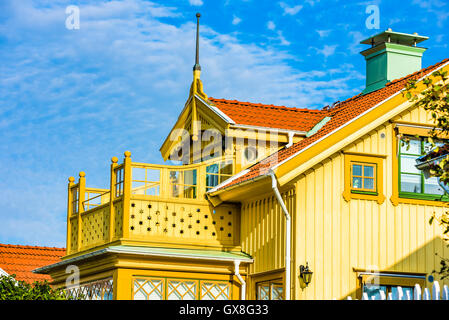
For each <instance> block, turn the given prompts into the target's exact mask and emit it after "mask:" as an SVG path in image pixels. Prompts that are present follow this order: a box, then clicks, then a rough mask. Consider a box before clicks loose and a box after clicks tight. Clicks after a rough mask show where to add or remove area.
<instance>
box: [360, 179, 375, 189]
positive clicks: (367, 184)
mask: <svg viewBox="0 0 449 320" xmlns="http://www.w3.org/2000/svg"><path fill="white" fill-rule="evenodd" d="M363 180H364V188H365V189H370V190H374V179H371V178H365V179H363Z"/></svg>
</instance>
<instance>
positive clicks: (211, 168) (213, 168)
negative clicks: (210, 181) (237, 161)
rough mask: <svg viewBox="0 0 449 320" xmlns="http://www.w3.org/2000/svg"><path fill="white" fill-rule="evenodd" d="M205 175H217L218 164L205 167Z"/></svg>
mask: <svg viewBox="0 0 449 320" xmlns="http://www.w3.org/2000/svg"><path fill="white" fill-rule="evenodd" d="M206 172H207V173H218V163H215V164H212V165H210V166H207V167H206Z"/></svg>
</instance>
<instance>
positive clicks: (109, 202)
mask: <svg viewBox="0 0 449 320" xmlns="http://www.w3.org/2000/svg"><path fill="white" fill-rule="evenodd" d="M117 162H118V159H117V158H115V157H114V158H112V164H111V169H110V174H111V177H110V189H98V188H87V187H86V178H85V174H84V172H81V173H80V177H79V181H78V182H77V183H76V184H75V179H74V178H73V177H71V178H69V192H68V219H67V226H68V227H67V253H68V254H75V253H77V252H80V251H84V250H87V249H90V248H93V247H96V246H100V245H104V244H107V243H110V242H115V241H128V240H129V241H131V240H132V241H144V242H151V243H155V244H158V245H160V244H164V245H166V244H167V243H169V244H171V245H174V246H185V245H189V246H202V247H205V246H206V247H207V246H214V247H235V246H237V245H238V241H239V239H238V229H237V225H238V223H239V211H238V208H237V207H235V206H233V205H222V206H220V208H213V207H212V206H211V205H210V204H209V202H208V201H207V200H206V198H205V193H206V191H207V190H208V189H210V188H211V187H214V186H215V185H217V184H218V183H221V182H223V181H224V180H226V179H227V178H229V177H230V176H231V175H232V173H233V167H232V166H233V162H232V160H230V159H223V158H222V159H212V160H209V161H207V162H202V163H198V164H192V165H182V166H169V165H153V164H145V163H137V162H132V161H131V154H130V153H129V152H125V158H124V162H123V163H122V164H118V163H117Z"/></svg>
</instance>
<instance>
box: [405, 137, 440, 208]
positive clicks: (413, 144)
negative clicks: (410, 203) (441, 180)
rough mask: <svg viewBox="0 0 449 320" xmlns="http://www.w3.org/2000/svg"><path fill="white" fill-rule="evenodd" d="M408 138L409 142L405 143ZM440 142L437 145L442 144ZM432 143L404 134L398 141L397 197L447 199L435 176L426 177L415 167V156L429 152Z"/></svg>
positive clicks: (425, 139)
mask: <svg viewBox="0 0 449 320" xmlns="http://www.w3.org/2000/svg"><path fill="white" fill-rule="evenodd" d="M405 140H408V141H409V143H408V144H407V143H405ZM442 144H443V143H442V142H439V143H437V145H442ZM431 148H432V145H431V144H430V143H428V142H427V138H425V137H422V138H416V137H407V136H405V137H404V138H403V139H402V140H401V141H400V147H399V154H398V160H399V164H398V168H399V170H398V171H399V177H398V179H399V197H401V198H415V199H423V200H446V201H447V200H448V198H447V197H446V196H444V191H443V189H442V188H441V187H440V186H439V185H438V180H437V178H436V177H431V178H428V179H426V178H425V177H424V174H423V173H422V172H421V171H420V170H418V169H416V167H415V165H416V158H418V157H420V156H421V155H423V154H425V153H427V152H429V151H430V150H431Z"/></svg>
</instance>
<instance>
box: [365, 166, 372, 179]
mask: <svg viewBox="0 0 449 320" xmlns="http://www.w3.org/2000/svg"><path fill="white" fill-rule="evenodd" d="M363 175H364V176H365V177H372V178H374V167H373V166H363Z"/></svg>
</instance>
